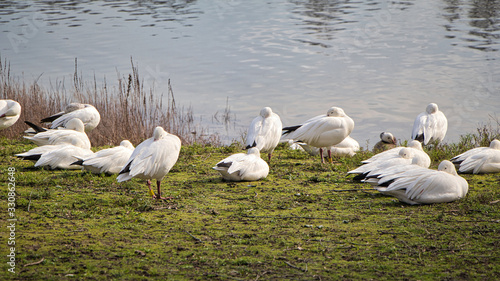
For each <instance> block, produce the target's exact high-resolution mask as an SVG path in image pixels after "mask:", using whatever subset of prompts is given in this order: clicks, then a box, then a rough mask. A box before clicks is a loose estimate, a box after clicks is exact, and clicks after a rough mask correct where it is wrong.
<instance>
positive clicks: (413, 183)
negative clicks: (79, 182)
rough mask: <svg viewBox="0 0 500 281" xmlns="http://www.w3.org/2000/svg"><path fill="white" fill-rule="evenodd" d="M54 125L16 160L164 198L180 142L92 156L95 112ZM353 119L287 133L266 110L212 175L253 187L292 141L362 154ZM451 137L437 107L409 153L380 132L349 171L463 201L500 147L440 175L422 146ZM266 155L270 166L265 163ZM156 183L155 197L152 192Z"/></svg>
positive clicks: (447, 164) (389, 185) (420, 199)
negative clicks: (473, 177) (132, 183)
mask: <svg viewBox="0 0 500 281" xmlns="http://www.w3.org/2000/svg"><path fill="white" fill-rule="evenodd" d="M20 113H21V106H20V105H19V103H17V102H16V101H13V100H0V130H1V129H5V128H8V127H10V126H12V125H13V124H14V123H16V121H17V120H18V119H19V116H20ZM41 122H42V123H50V127H49V128H43V127H41V126H38V125H36V124H33V123H31V122H28V121H25V123H26V124H28V125H29V126H30V127H31V128H30V129H28V130H27V131H26V135H25V136H24V137H25V138H26V139H29V140H30V141H32V142H33V143H35V144H37V145H38V147H35V148H33V149H31V150H29V151H27V152H24V153H20V154H16V156H17V157H19V158H22V159H26V160H32V161H34V162H35V167H48V168H50V169H56V168H58V169H82V168H83V169H86V170H89V171H91V172H93V173H107V174H118V176H117V181H118V182H122V181H126V180H129V179H131V178H140V179H144V180H146V182H147V186H148V188H149V193H150V195H151V196H152V197H153V198H156V199H166V198H165V197H162V192H161V181H162V179H163V178H164V177H165V176H166V175H167V174H168V172H169V171H170V169H171V168H172V167H173V166H174V165H175V163H176V162H177V159H178V158H179V152H180V149H181V140H180V139H179V138H178V137H177V136H175V135H173V134H170V133H168V132H166V131H165V130H164V129H163V128H162V127H156V128H154V130H153V134H152V137H151V138H149V139H147V140H145V141H143V142H142V143H140V144H139V145H138V146H137V147H135V148H134V146H133V145H132V143H130V141H128V140H123V141H122V142H121V143H120V145H119V146H116V147H113V148H108V149H103V150H100V151H97V152H93V151H92V150H91V149H90V148H91V144H90V140H89V138H88V136H87V134H86V133H87V132H89V131H91V130H93V129H94V128H95V127H96V126H97V125H98V124H99V122H100V115H99V112H98V111H97V110H96V108H95V107H94V106H92V105H89V104H80V103H71V104H69V105H68V106H67V107H66V109H65V110H64V111H62V112H59V113H56V114H54V115H52V116H50V117H47V118H44V119H42V120H41ZM353 129H354V121H353V120H352V119H351V118H350V117H349V116H347V114H346V113H345V112H344V110H342V108H339V107H332V108H330V109H328V111H327V112H326V114H324V115H319V116H316V117H313V118H311V119H309V120H307V121H305V122H303V123H302V124H300V125H297V126H289V127H283V125H282V122H281V119H280V117H279V116H278V115H277V114H276V113H274V112H273V111H272V109H271V108H269V107H264V108H263V109H262V110H261V111H260V114H259V116H257V117H256V118H255V119H254V120H253V121H252V122H251V124H250V126H249V128H248V131H247V136H246V143H245V145H246V149H247V152H246V153H237V154H233V155H230V156H229V157H227V158H225V159H223V160H221V161H220V162H218V163H216V164H215V166H214V167H213V169H215V170H217V171H218V172H219V173H220V174H221V176H222V177H223V178H224V179H225V180H228V181H256V180H260V179H262V178H265V177H267V176H268V174H269V165H268V162H270V161H271V158H272V155H273V151H274V149H275V148H276V146H277V145H278V143H280V142H283V141H287V142H288V143H289V144H290V147H291V148H294V149H301V150H305V151H307V152H309V153H310V154H311V155H318V154H319V156H320V159H321V162H322V163H324V157H323V156H324V152H325V150H326V152H327V157H328V159H329V161H330V162H331V161H332V155H337V156H338V155H343V156H352V155H354V154H355V153H356V151H358V150H359V149H360V147H359V144H358V142H357V141H356V140H354V139H352V138H351V137H350V136H349V135H350V134H351V132H352V131H353ZM446 131H447V119H446V117H445V115H444V114H443V113H442V112H441V111H439V108H438V106H437V105H436V104H435V103H431V104H429V105H428V106H427V108H426V111H425V112H422V113H421V114H419V115H418V116H417V117H416V119H415V122H414V125H413V130H412V139H413V140H412V141H411V142H410V143H409V144H408V146H406V147H401V146H400V147H397V145H396V138H395V137H394V136H393V135H392V134H391V133H388V132H383V133H381V134H380V138H381V140H380V141H379V142H378V143H377V144H376V145H375V146H374V151H376V152H379V153H378V154H376V155H374V156H373V157H371V158H370V159H366V160H364V161H363V162H362V165H361V166H359V167H358V168H356V169H354V170H352V171H349V172H348V174H354V175H355V176H354V180H359V181H361V182H366V183H369V184H371V185H373V186H374V188H375V189H377V190H378V191H380V192H381V193H383V194H386V195H391V196H394V197H396V198H398V199H399V200H400V201H402V202H405V203H408V204H431V203H442V202H451V201H454V200H458V199H460V198H463V197H464V196H465V195H466V194H467V192H468V187H469V186H468V183H467V181H466V180H465V179H464V178H462V177H461V176H460V175H459V174H458V173H457V169H458V172H460V173H473V174H479V173H497V172H500V141H499V140H493V141H492V142H491V144H490V146H489V147H478V148H474V149H471V150H469V151H466V152H465V153H462V154H460V155H457V156H455V157H453V158H452V159H450V161H449V160H443V161H442V162H441V163H440V164H439V166H438V169H437V170H433V169H429V166H430V165H431V159H430V158H429V156H428V155H427V153H425V152H424V150H423V149H422V144H423V145H427V144H430V143H433V144H438V143H439V142H441V141H442V140H443V138H444V137H445V135H446ZM261 153H267V162H266V161H265V160H264V159H262V158H261ZM151 180H156V186H157V192H156V193H155V192H154V191H153V189H152V188H151Z"/></svg>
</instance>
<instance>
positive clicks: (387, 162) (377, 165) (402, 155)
mask: <svg viewBox="0 0 500 281" xmlns="http://www.w3.org/2000/svg"><path fill="white" fill-rule="evenodd" d="M413 161H414V162H415V164H417V165H422V164H423V163H421V162H418V161H419V158H415V159H414V155H413V152H412V150H411V149H410V148H407V147H404V148H402V149H401V150H399V153H398V154H396V155H390V157H386V158H384V159H383V160H380V161H373V162H370V163H368V164H364V165H361V166H359V167H358V168H356V169H354V170H351V171H349V172H347V174H355V175H356V176H355V177H354V178H353V179H354V180H360V181H361V180H364V179H365V178H366V177H367V176H368V174H370V173H372V176H373V174H374V173H377V172H375V171H383V170H385V169H391V168H392V167H395V166H400V165H408V164H411V163H412V162H413ZM427 167H428V166H427ZM427 167H426V168H427Z"/></svg>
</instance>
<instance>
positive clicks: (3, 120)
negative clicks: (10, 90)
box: [0, 100, 21, 130]
mask: <svg viewBox="0 0 500 281" xmlns="http://www.w3.org/2000/svg"><path fill="white" fill-rule="evenodd" d="M19 116H21V105H20V104H19V103H18V102H17V101H13V100H0V130H3V129H6V128H8V127H10V126H12V125H14V123H16V122H17V120H18V119H19Z"/></svg>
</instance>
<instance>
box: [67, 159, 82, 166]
mask: <svg viewBox="0 0 500 281" xmlns="http://www.w3.org/2000/svg"><path fill="white" fill-rule="evenodd" d="M70 165H80V166H82V165H83V160H81V159H80V160H78V161H75V162H73V163H71V164H70Z"/></svg>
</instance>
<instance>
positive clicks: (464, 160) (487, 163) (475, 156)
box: [451, 139, 500, 174]
mask: <svg viewBox="0 0 500 281" xmlns="http://www.w3.org/2000/svg"><path fill="white" fill-rule="evenodd" d="M451 162H452V163H453V164H455V166H456V168H457V169H458V172H460V173H468V174H486V173H499V172H500V141H499V140H497V139H494V140H492V141H491V142H490V146H489V147H477V148H473V149H470V150H468V151H466V152H464V153H462V154H460V155H457V156H455V157H453V158H452V159H451Z"/></svg>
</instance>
